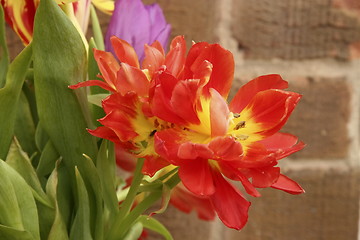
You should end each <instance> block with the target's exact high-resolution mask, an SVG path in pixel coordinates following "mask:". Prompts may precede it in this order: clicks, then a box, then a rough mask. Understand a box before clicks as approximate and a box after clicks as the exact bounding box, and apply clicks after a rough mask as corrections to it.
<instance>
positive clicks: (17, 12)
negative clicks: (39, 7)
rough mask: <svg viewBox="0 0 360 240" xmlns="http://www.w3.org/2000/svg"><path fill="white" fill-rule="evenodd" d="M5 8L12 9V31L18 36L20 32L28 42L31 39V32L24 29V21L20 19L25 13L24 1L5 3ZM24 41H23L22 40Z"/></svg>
mask: <svg viewBox="0 0 360 240" xmlns="http://www.w3.org/2000/svg"><path fill="white" fill-rule="evenodd" d="M5 4H6V5H5V6H6V8H9V9H12V10H13V16H14V18H13V19H12V22H13V28H14V31H15V32H16V33H17V34H18V35H19V36H20V34H19V33H20V32H21V33H22V34H23V35H24V38H25V39H27V40H28V41H31V39H32V32H30V31H29V29H27V28H26V27H25V24H24V19H23V18H22V13H23V12H24V11H27V9H25V1H24V0H22V1H21V0H18V1H6V3H5ZM22 40H23V41H24V39H22Z"/></svg>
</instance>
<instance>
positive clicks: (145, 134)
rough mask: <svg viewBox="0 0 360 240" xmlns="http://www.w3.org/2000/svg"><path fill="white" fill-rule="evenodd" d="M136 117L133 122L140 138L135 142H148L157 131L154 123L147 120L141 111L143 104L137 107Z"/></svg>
mask: <svg viewBox="0 0 360 240" xmlns="http://www.w3.org/2000/svg"><path fill="white" fill-rule="evenodd" d="M136 112H137V114H136V117H135V119H133V121H132V126H133V128H134V131H135V132H136V133H137V134H138V136H137V137H136V138H135V139H134V141H135V142H141V141H147V139H148V138H149V136H150V134H151V133H152V131H154V130H155V126H154V121H153V120H152V119H150V118H147V117H146V116H145V115H144V113H143V112H142V110H141V104H140V103H139V104H138V105H137V107H136Z"/></svg>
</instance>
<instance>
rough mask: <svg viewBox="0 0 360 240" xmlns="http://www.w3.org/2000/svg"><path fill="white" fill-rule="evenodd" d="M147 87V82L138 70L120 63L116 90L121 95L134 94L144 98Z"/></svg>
mask: <svg viewBox="0 0 360 240" xmlns="http://www.w3.org/2000/svg"><path fill="white" fill-rule="evenodd" d="M149 85H150V83H149V80H148V79H147V77H146V76H145V74H144V73H143V72H142V71H141V70H140V69H138V68H134V67H131V66H129V65H128V64H126V63H121V67H120V69H119V71H118V72H117V82H116V88H117V89H118V91H119V92H120V93H121V94H123V95H125V94H126V93H128V92H135V93H136V94H137V95H138V96H140V97H142V96H143V97H146V96H147V95H148V93H149Z"/></svg>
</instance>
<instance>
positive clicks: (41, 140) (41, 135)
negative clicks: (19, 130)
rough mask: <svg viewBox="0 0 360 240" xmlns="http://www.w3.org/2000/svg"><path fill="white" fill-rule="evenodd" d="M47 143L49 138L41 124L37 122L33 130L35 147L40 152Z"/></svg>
mask: <svg viewBox="0 0 360 240" xmlns="http://www.w3.org/2000/svg"><path fill="white" fill-rule="evenodd" d="M48 141H49V136H48V134H47V133H46V131H45V129H44V128H43V126H42V124H41V122H40V121H39V122H38V124H37V126H36V130H35V144H36V147H37V148H38V149H39V150H40V151H43V149H44V148H45V145H46V144H47V143H48Z"/></svg>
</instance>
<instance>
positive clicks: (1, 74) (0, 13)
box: [0, 6, 10, 88]
mask: <svg viewBox="0 0 360 240" xmlns="http://www.w3.org/2000/svg"><path fill="white" fill-rule="evenodd" d="M9 63H10V57H9V51H8V48H7V45H6V34H5V19H4V10H3V8H2V6H0V88H2V87H3V86H4V84H5V77H6V73H7V70H8V67H9Z"/></svg>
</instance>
